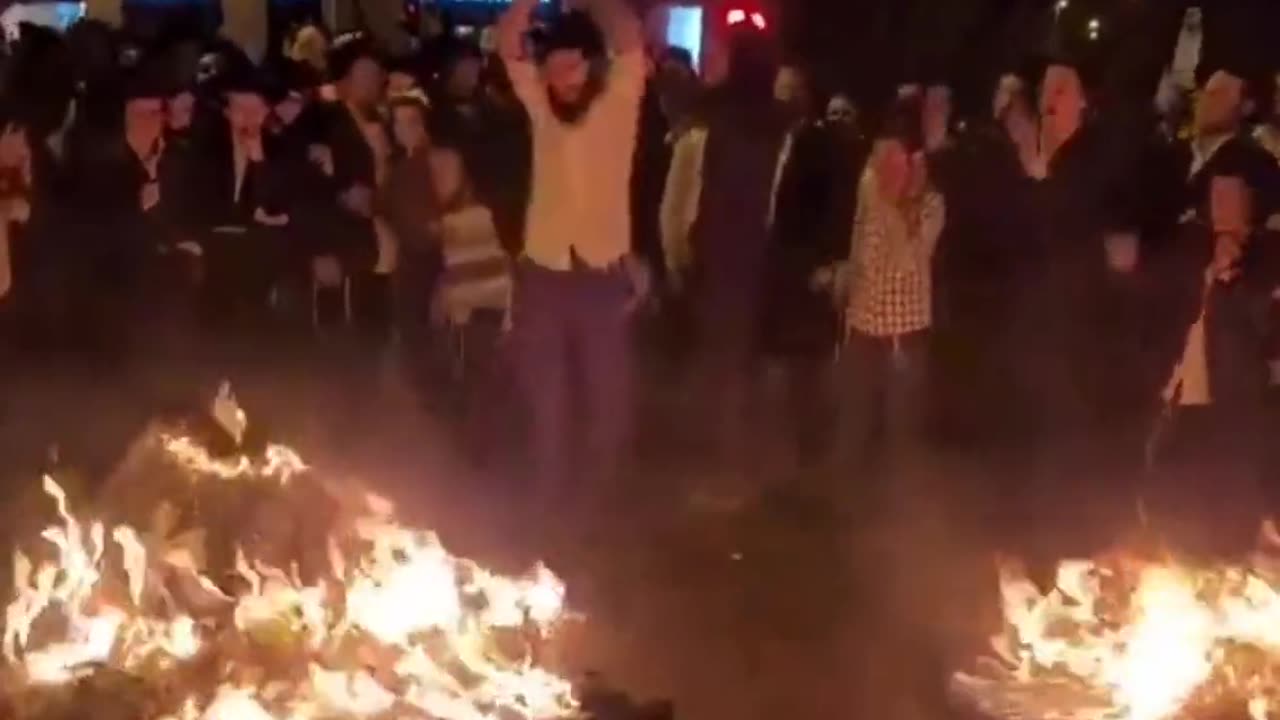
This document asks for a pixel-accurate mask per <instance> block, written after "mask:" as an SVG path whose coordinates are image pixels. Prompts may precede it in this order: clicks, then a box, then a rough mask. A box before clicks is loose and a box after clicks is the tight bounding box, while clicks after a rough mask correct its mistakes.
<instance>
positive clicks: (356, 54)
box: [329, 32, 382, 80]
mask: <svg viewBox="0 0 1280 720" xmlns="http://www.w3.org/2000/svg"><path fill="white" fill-rule="evenodd" d="M361 59H369V60H373V61H375V62H377V63H379V64H381V62H382V58H381V57H380V56H379V54H378V50H377V48H376V47H375V46H374V44H373V42H372V41H371V40H370V39H369V38H368V37H367V36H366V35H365V34H364V33H360V32H351V33H345V34H343V35H339V36H338V37H337V38H335V39H334V41H333V46H332V48H330V50H329V79H330V80H342V79H343V78H345V77H346V76H347V75H348V74H349V73H350V72H351V68H352V67H354V66H355V64H356V62H357V61H359V60H361Z"/></svg>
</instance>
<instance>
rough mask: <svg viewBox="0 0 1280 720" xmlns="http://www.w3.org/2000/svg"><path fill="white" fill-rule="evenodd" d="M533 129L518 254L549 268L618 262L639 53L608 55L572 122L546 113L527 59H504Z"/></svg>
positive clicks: (627, 217) (627, 241)
mask: <svg viewBox="0 0 1280 720" xmlns="http://www.w3.org/2000/svg"><path fill="white" fill-rule="evenodd" d="M506 64H507V72H508V74H509V75H510V77H511V84H512V87H513V88H514V90H515V93H516V95H517V96H518V97H519V98H520V101H521V102H522V103H523V104H524V106H525V109H526V110H527V111H528V113H529V119H530V121H531V125H532V132H533V192H532V195H531V197H530V199H529V208H528V214H527V218H526V220H527V222H526V227H525V256H526V257H528V258H529V259H530V260H532V261H533V262H535V263H537V264H538V265H541V266H543V267H546V268H550V269H553V270H567V269H569V267H570V265H571V258H572V257H575V256H576V257H577V258H578V259H580V260H581V261H582V262H584V263H586V264H587V265H589V266H591V267H596V268H604V267H607V266H609V265H612V264H614V263H617V262H619V261H620V260H622V259H623V257H625V256H626V255H627V254H628V253H629V252H630V251H631V164H632V159H633V156H634V155H635V147H636V134H637V129H638V125H639V116H640V100H641V98H642V97H643V95H644V84H645V61H644V52H643V50H639V49H637V50H631V51H628V52H625V53H622V54H619V55H617V56H615V57H614V58H613V59H612V61H611V64H610V69H609V74H608V77H607V78H606V79H605V85H604V89H603V90H602V91H601V93H600V95H599V97H597V98H596V99H595V100H594V101H593V103H592V104H591V107H590V108H589V109H588V110H587V112H586V114H585V115H584V116H583V117H582V118H581V119H580V120H578V122H576V123H566V122H564V121H562V120H560V118H558V117H557V116H556V114H555V113H554V112H553V111H552V109H551V101H550V98H549V97H548V94H547V86H546V84H545V83H544V82H543V81H542V79H541V77H540V76H539V70H538V67H537V66H536V65H534V64H533V63H532V62H530V61H528V60H524V59H520V60H516V59H511V58H508V59H507V60H506Z"/></svg>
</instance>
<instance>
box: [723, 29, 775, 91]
mask: <svg viewBox="0 0 1280 720" xmlns="http://www.w3.org/2000/svg"><path fill="white" fill-rule="evenodd" d="M777 74H778V60H777V56H776V53H775V52H774V47H773V43H772V41H771V40H770V39H769V38H768V36H766V35H765V34H764V33H761V32H758V31H756V30H754V29H750V30H735V31H733V32H732V34H731V35H730V37H729V76H728V78H727V79H726V80H725V87H726V89H727V90H728V91H729V92H730V93H732V94H734V95H736V96H738V97H741V98H747V99H758V100H760V101H761V102H763V101H764V100H766V99H768V98H770V97H772V93H773V82H774V80H775V78H776V77H777Z"/></svg>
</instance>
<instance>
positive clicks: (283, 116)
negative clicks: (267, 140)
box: [273, 92, 307, 127]
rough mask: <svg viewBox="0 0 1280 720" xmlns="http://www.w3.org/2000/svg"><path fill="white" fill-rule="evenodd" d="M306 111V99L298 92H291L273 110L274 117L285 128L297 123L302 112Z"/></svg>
mask: <svg viewBox="0 0 1280 720" xmlns="http://www.w3.org/2000/svg"><path fill="white" fill-rule="evenodd" d="M306 109H307V98H306V97H305V96H304V95H303V94H302V93H300V92H291V93H289V94H288V95H286V96H285V98H284V99H283V100H281V101H280V102H278V103H276V106H275V108H273V110H274V112H275V114H276V117H277V118H279V119H280V122H281V123H283V124H284V125H285V126H286V127H287V126H290V125H292V124H294V123H295V122H297V121H298V118H299V117H300V116H301V115H302V111H303V110H306Z"/></svg>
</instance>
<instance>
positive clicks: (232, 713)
mask: <svg viewBox="0 0 1280 720" xmlns="http://www.w3.org/2000/svg"><path fill="white" fill-rule="evenodd" d="M224 394H225V393H224ZM219 402H220V403H223V405H225V403H226V399H225V398H224V397H223V396H221V395H220V398H219ZM218 410H222V411H223V412H224V413H225V407H220V408H218ZM238 420H239V423H240V426H241V427H240V428H239V429H241V430H242V426H243V423H244V420H243V416H242V414H240V415H239V416H238ZM235 435H236V437H237V438H238V437H239V433H238V432H237V433H235ZM161 446H162V447H163V448H164V450H165V451H166V452H168V453H169V454H170V455H171V459H172V460H173V461H174V462H175V463H176V464H177V467H180V468H182V470H183V471H184V472H186V473H188V474H189V475H190V477H191V478H192V479H195V480H197V481H198V480H200V479H203V478H214V479H219V480H229V479H233V478H238V477H244V478H249V479H270V480H272V481H273V482H271V483H268V484H269V485H273V486H274V487H276V488H280V487H281V486H282V485H283V484H286V483H288V482H289V480H290V479H291V478H293V477H296V476H298V475H300V474H302V473H305V472H306V471H307V467H306V465H305V464H304V463H303V462H302V461H301V459H300V458H299V457H298V455H297V454H296V453H295V452H294V451H292V450H290V449H289V448H286V447H283V446H275V445H273V446H269V447H268V448H267V450H266V452H265V454H264V455H263V457H261V458H251V457H248V456H247V455H246V454H243V453H237V454H236V455H235V456H234V457H232V459H230V460H228V459H226V458H225V457H215V456H214V455H213V454H211V453H210V452H209V451H208V450H207V449H205V448H204V447H203V446H202V445H201V444H200V443H199V442H197V441H195V440H194V439H193V438H190V437H185V436H168V435H166V436H163V438H162V442H161ZM43 489H44V492H45V494H47V495H48V497H49V498H50V499H51V500H52V502H53V504H54V505H55V506H56V509H57V516H58V522H57V523H56V524H55V525H53V526H51V527H49V528H48V529H46V530H45V531H44V532H43V534H42V539H43V543H42V546H33V547H31V548H28V549H25V550H19V551H17V552H15V554H14V564H13V569H14V589H15V597H14V599H13V601H12V602H11V603H10V604H9V606H8V608H7V611H6V616H5V631H4V643H3V651H4V658H5V660H6V665H5V667H4V670H3V676H2V677H3V682H4V686H3V690H4V694H5V696H7V697H8V698H9V702H10V703H11V704H12V705H13V708H12V710H13V712H14V714H15V715H16V716H17V717H19V718H35V717H42V716H45V713H46V712H48V710H47V708H48V707H49V706H50V705H51V704H56V703H57V701H58V696H59V694H62V695H71V694H74V693H76V692H78V691H79V688H80V687H82V686H83V685H84V683H85V682H86V681H94V680H95V679H102V680H103V681H104V682H112V681H110V680H107V678H113V677H117V676H119V677H126V678H128V679H129V680H130V682H131V683H133V684H135V685H136V684H140V685H141V686H142V687H143V689H144V692H143V694H144V695H146V699H145V701H142V703H141V707H140V708H139V709H138V710H137V712H136V713H134V714H133V715H131V716H133V717H140V718H148V719H149V720H156V719H161V718H163V719H165V720H232V719H234V720H253V719H255V718H262V719H263V720H272V719H275V720H286V719H287V720H309V719H311V718H344V717H346V718H373V717H383V718H393V717H394V718H407V717H422V718H438V719H440V720H486V719H489V718H494V719H496V718H502V719H503V720H506V719H508V718H515V719H526V720H550V719H552V718H562V717H569V716H573V715H575V714H576V713H577V712H578V703H577V701H576V700H575V697H574V693H573V689H572V686H571V684H570V683H569V682H568V681H567V680H565V679H564V678H562V677H560V676H558V675H556V674H555V673H553V672H551V671H549V670H546V669H543V668H541V667H539V666H538V664H537V662H536V659H537V658H536V654H537V653H536V649H537V646H538V644H539V643H540V642H541V641H542V640H543V639H544V638H545V637H546V636H547V635H548V634H549V633H550V632H551V631H552V630H554V628H555V627H556V625H557V623H559V622H560V621H561V619H562V615H563V612H564V595H565V589H564V586H563V584H562V583H561V582H560V580H559V579H558V578H557V577H556V576H555V575H553V574H552V573H551V572H550V571H549V570H547V569H546V568H545V567H541V566H540V567H538V568H535V569H534V570H533V571H532V572H531V573H529V574H528V575H527V576H526V577H523V578H518V579H512V578H506V577H500V576H498V575H495V574H493V573H491V572H489V571H487V570H485V569H484V568H482V567H479V566H477V565H476V564H474V563H471V562H469V561H466V560H463V559H460V558H457V557H454V556H453V555H451V554H450V553H449V552H448V551H447V550H446V549H445V548H444V547H443V546H442V545H441V544H440V542H439V540H438V539H437V537H436V536H435V535H434V534H433V533H430V532H427V531H422V530H416V529H412V528H407V527H404V526H402V525H400V524H398V523H397V522H396V520H395V518H394V516H393V514H392V512H391V507H390V504H389V503H387V501H385V500H383V499H381V498H377V497H372V496H370V497H368V498H365V502H363V503H362V508H361V510H362V512H361V513H360V515H359V516H358V517H357V518H355V519H354V520H352V521H351V522H348V523H344V524H343V525H342V529H341V530H339V531H335V534H334V535H333V536H331V538H330V542H329V568H328V569H327V572H326V573H325V575H324V576H323V577H321V578H319V579H318V580H315V581H312V582H304V581H303V579H302V578H301V577H300V573H299V571H298V568H297V563H294V564H293V566H292V567H288V568H281V567H274V566H271V565H269V564H266V563H265V562H263V561H262V560H261V559H259V558H256V557H252V556H249V555H247V554H246V552H245V551H244V550H242V549H237V550H236V552H235V561H234V568H233V574H234V576H235V578H234V579H235V582H234V583H232V582H226V581H224V582H221V583H220V582H217V581H215V577H216V576H214V575H211V576H206V575H205V574H203V573H204V568H203V567H201V565H202V563H203V559H202V558H203V555H204V553H203V548H201V547H195V546H198V545H200V544H201V542H200V541H201V540H202V538H203V535H200V534H198V533H196V534H193V533H188V534H187V537H186V539H185V540H184V541H183V542H182V543H180V544H179V545H180V546H181V547H180V548H179V549H178V550H174V549H173V548H169V549H167V550H165V549H162V548H159V547H157V545H158V544H159V543H158V541H156V539H155V538H152V539H151V540H147V539H145V536H144V534H143V533H140V532H139V531H138V530H137V529H135V528H133V527H131V526H129V525H125V524H120V525H116V526H115V527H110V528H109V527H108V526H107V525H106V524H105V523H103V522H100V521H93V520H85V519H81V518H78V517H77V516H76V514H75V513H74V512H73V510H72V508H71V507H70V503H69V502H68V498H67V495H66V493H65V492H64V490H63V488H62V487H61V486H60V485H59V484H58V482H57V481H56V479H55V478H52V477H46V478H44V485H43ZM171 514H172V511H171V510H170V509H167V508H161V510H160V511H157V516H158V517H159V518H160V520H159V522H158V524H159V525H160V526H162V531H161V532H162V534H164V533H167V532H168V530H170V529H171V527H169V526H172V525H173V524H174V522H173V520H172V518H168V519H165V518H166V517H167V516H168V515H171ZM122 692H123V691H122ZM119 700H120V698H119V697H115V696H114V695H113V697H112V701H113V702H118V701H119ZM50 716H51V715H50Z"/></svg>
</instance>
